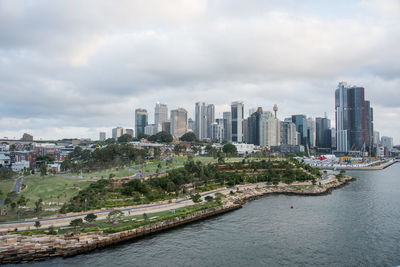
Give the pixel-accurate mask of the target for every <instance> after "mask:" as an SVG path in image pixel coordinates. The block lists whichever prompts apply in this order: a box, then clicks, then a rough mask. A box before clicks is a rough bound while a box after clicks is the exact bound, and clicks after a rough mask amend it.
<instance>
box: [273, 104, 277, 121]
mask: <svg viewBox="0 0 400 267" xmlns="http://www.w3.org/2000/svg"><path fill="white" fill-rule="evenodd" d="M273 110H274V112H275V119H276V112H278V105H277V104H275V105H274V108H273Z"/></svg>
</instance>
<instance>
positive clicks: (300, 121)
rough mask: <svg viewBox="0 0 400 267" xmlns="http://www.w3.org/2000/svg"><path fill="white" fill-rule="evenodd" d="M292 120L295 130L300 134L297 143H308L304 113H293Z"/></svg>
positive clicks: (304, 144)
mask: <svg viewBox="0 0 400 267" xmlns="http://www.w3.org/2000/svg"><path fill="white" fill-rule="evenodd" d="M292 122H293V123H294V124H295V125H296V131H297V132H298V133H299V134H300V140H298V142H299V144H300V145H303V146H306V145H307V144H308V138H307V129H308V127H307V117H306V115H293V116H292Z"/></svg>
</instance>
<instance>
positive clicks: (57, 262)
mask: <svg viewBox="0 0 400 267" xmlns="http://www.w3.org/2000/svg"><path fill="white" fill-rule="evenodd" d="M348 173H349V174H350V175H352V176H354V177H356V178H357V181H355V182H352V183H351V184H349V185H347V186H345V187H343V188H340V189H338V190H335V191H333V193H332V194H330V195H327V196H316V197H299V196H284V195H280V196H268V197H265V198H262V199H259V200H256V201H253V202H250V203H248V204H246V205H244V207H243V208H242V209H239V210H236V211H233V212H230V213H227V214H225V215H222V216H218V217H214V218H211V219H208V220H205V221H201V222H197V223H192V224H190V225H186V226H183V227H180V228H177V229H173V230H169V231H166V232H163V233H160V234H157V235H153V236H150V237H146V238H143V239H140V240H137V241H133V242H129V243H125V244H121V245H117V246H114V247H108V248H106V249H102V250H97V251H94V252H92V253H89V254H84V255H78V256H76V257H72V258H67V259H63V258H56V259H51V260H47V261H43V262H36V263H30V264H29V266H278V265H289V266H308V265H315V266H398V265H400V164H395V165H393V166H391V167H389V168H387V169H385V170H383V171H374V172H361V171H358V172H351V173H350V172H348ZM292 205H293V206H294V208H293V209H290V206H292ZM18 266H21V265H18Z"/></svg>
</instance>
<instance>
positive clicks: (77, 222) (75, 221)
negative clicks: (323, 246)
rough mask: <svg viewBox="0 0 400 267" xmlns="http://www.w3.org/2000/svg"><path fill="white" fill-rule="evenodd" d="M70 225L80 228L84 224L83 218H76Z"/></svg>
mask: <svg viewBox="0 0 400 267" xmlns="http://www.w3.org/2000/svg"><path fill="white" fill-rule="evenodd" d="M69 225H70V226H72V227H74V228H78V227H79V226H82V225H83V220H82V218H79V219H74V220H72V221H71V222H70V223H69Z"/></svg>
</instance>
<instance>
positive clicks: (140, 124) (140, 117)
mask: <svg viewBox="0 0 400 267" xmlns="http://www.w3.org/2000/svg"><path fill="white" fill-rule="evenodd" d="M147 118H148V115H147V110H146V109H141V108H138V109H136V110H135V132H136V137H139V136H141V135H142V134H144V127H146V126H147V124H148V120H147Z"/></svg>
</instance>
